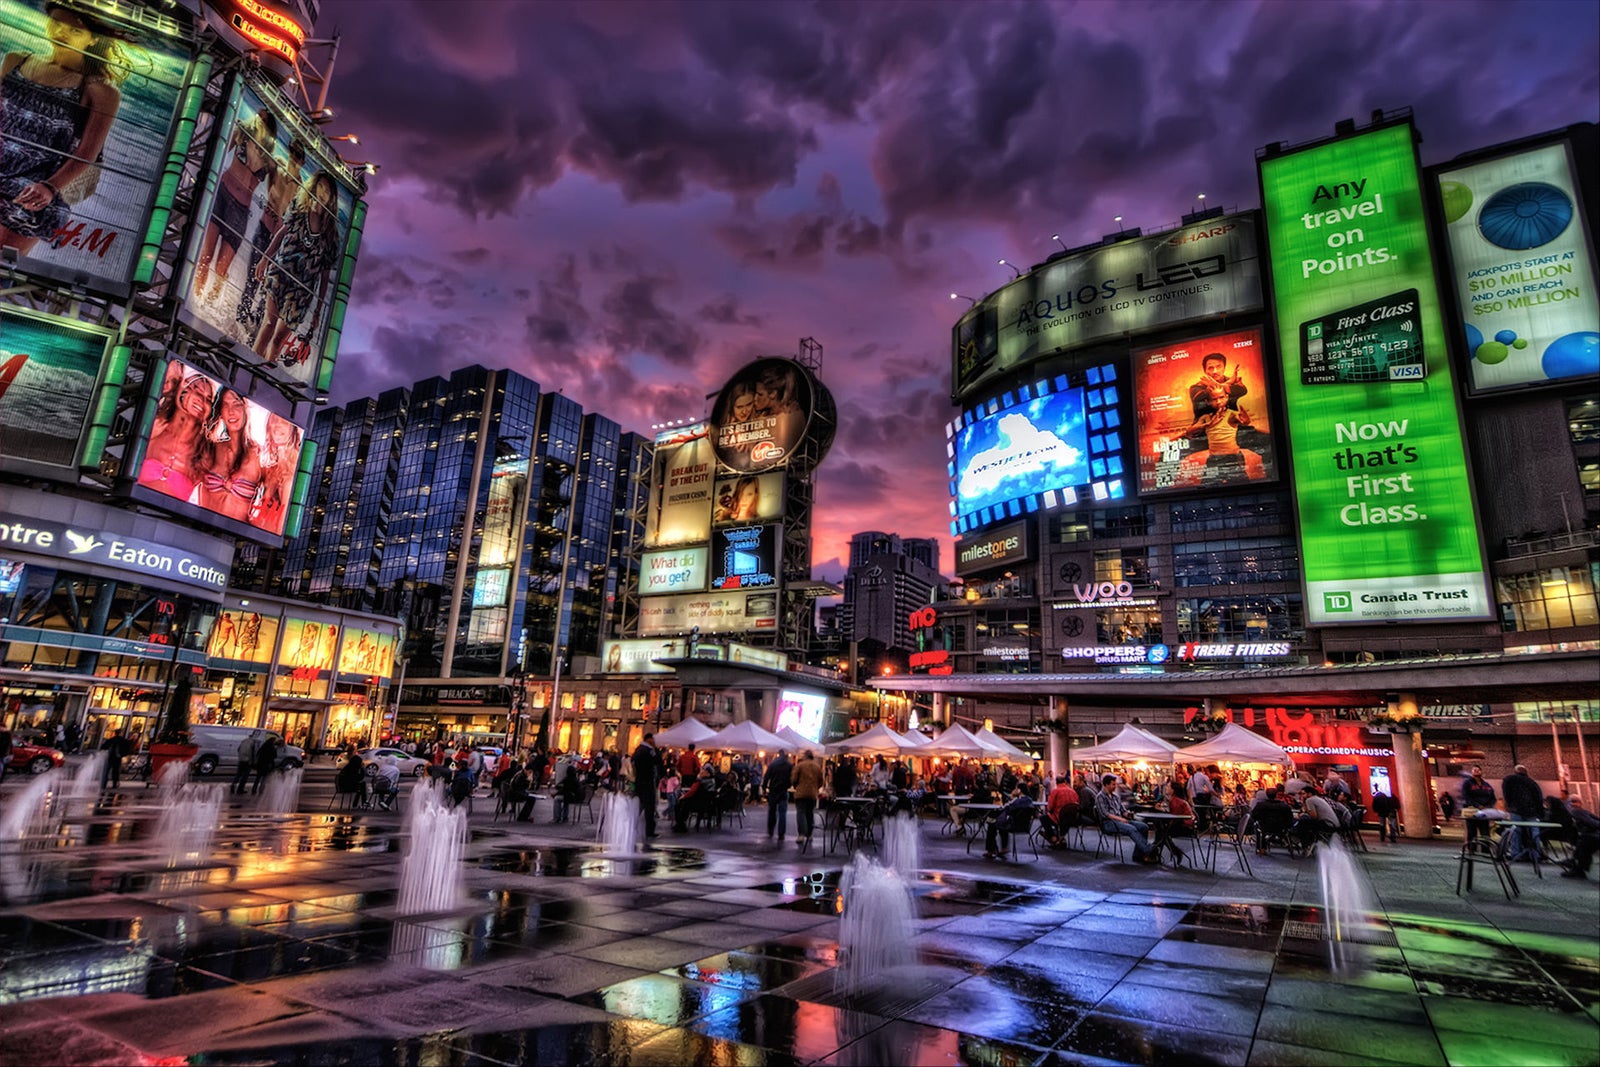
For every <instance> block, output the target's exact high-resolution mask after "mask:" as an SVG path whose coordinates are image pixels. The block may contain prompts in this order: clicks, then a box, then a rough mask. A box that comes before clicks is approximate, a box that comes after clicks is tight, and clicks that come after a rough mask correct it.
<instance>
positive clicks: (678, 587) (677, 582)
mask: <svg viewBox="0 0 1600 1067" xmlns="http://www.w3.org/2000/svg"><path fill="white" fill-rule="evenodd" d="M705 587H706V546H705V545H696V546H694V547H692V548H663V549H657V550H655V551H653V552H643V553H641V554H640V555H639V595H640V596H656V595H657V594H660V593H697V592H699V591H700V590H702V589H704V588H705Z"/></svg>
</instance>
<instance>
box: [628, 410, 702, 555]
mask: <svg viewBox="0 0 1600 1067" xmlns="http://www.w3.org/2000/svg"><path fill="white" fill-rule="evenodd" d="M707 433H708V431H707V428H706V425H705V423H697V424H695V425H693V426H684V427H680V428H678V429H676V430H673V431H671V432H669V433H664V434H661V435H659V436H658V437H657V438H656V459H655V466H654V468H653V470H652V472H651V482H650V511H649V514H648V515H647V516H646V518H645V534H644V541H645V544H647V545H652V546H656V545H685V544H693V543H696V542H700V543H703V542H704V541H705V540H706V539H707V538H708V537H710V535H711V488H712V482H713V480H714V479H715V477H716V466H717V460H716V456H715V455H714V453H713V451H712V448H711V440H710V438H709V437H708V436H707Z"/></svg>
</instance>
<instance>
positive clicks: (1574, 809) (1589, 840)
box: [1561, 797, 1600, 878]
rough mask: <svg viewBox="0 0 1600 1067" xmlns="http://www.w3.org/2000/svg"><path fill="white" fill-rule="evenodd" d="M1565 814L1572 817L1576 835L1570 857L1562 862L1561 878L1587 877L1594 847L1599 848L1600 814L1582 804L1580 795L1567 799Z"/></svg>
mask: <svg viewBox="0 0 1600 1067" xmlns="http://www.w3.org/2000/svg"><path fill="white" fill-rule="evenodd" d="M1566 808H1567V814H1568V815H1570V816H1571V817H1572V830H1573V833H1574V834H1575V835H1576V841H1575V842H1574V845H1573V850H1572V858H1571V859H1570V860H1568V861H1566V862H1565V863H1564V864H1562V866H1563V867H1565V868H1566V870H1564V871H1562V872H1561V877H1563V878H1588V877H1589V865H1590V864H1591V863H1593V862H1594V854H1595V850H1596V849H1600V816H1596V815H1595V813H1594V812H1592V811H1590V810H1589V809H1588V808H1587V807H1585V806H1584V803H1583V798H1582V797H1573V798H1572V799H1571V800H1569V801H1567V804H1566Z"/></svg>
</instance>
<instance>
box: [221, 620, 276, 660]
mask: <svg viewBox="0 0 1600 1067" xmlns="http://www.w3.org/2000/svg"><path fill="white" fill-rule="evenodd" d="M277 643H278V617H277V616H276V615H262V614H261V613H260V612H259V611H247V610H245V609H243V608H232V609H229V610H227V611H223V612H221V613H219V614H218V615H217V621H216V622H214V623H212V625H211V637H210V638H209V639H208V640H207V642H206V655H207V656H210V657H212V658H213V659H236V660H243V661H244V662H246V663H270V662H271V661H272V650H273V648H274V647H275V646H276V645H277Z"/></svg>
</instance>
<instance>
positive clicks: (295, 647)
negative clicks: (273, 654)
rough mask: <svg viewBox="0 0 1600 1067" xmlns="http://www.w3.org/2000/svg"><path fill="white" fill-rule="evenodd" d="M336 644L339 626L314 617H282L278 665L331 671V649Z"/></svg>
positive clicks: (333, 648)
mask: <svg viewBox="0 0 1600 1067" xmlns="http://www.w3.org/2000/svg"><path fill="white" fill-rule="evenodd" d="M338 647H339V627H338V626H337V625H336V624H334V623H331V622H318V621H316V620H314V619H297V618H295V617H294V616H292V615H291V616H289V617H288V618H286V619H284V620H283V647H282V649H280V651H279V652H278V666H280V667H287V668H288V669H289V670H295V671H306V670H309V671H331V670H332V669H333V653H334V650H335V649H336V648H338Z"/></svg>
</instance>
